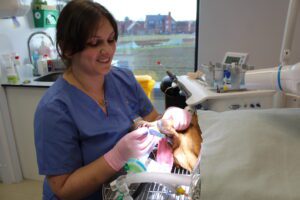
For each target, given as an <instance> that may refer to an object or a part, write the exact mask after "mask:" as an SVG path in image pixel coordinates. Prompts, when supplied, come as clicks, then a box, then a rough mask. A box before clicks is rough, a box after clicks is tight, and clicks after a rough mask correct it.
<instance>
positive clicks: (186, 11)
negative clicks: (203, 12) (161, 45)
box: [95, 0, 197, 21]
mask: <svg viewBox="0 0 300 200" xmlns="http://www.w3.org/2000/svg"><path fill="white" fill-rule="evenodd" d="M95 1H96V2H99V3H100V4H102V5H103V6H105V7H106V8H107V9H108V10H109V11H110V12H111V13H112V14H113V15H114V17H115V18H116V19H117V20H122V21H123V20H124V18H125V17H129V19H131V20H145V16H146V15H157V14H161V15H168V13H169V12H171V15H172V17H173V19H174V20H176V21H183V20H195V19H196V10H197V9H196V7H197V0H95Z"/></svg>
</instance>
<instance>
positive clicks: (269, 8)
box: [198, 0, 300, 67]
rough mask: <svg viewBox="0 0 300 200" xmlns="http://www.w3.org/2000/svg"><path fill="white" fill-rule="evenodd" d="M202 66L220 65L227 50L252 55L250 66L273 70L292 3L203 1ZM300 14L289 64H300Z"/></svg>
mask: <svg viewBox="0 0 300 200" xmlns="http://www.w3.org/2000/svg"><path fill="white" fill-rule="evenodd" d="M200 1H201V2H200V24H199V51H198V57H199V62H198V63H199V64H204V63H208V62H209V61H212V62H213V63H215V62H221V61H222V59H223V57H224V54H225V52H226V51H236V52H246V53H249V59H248V64H249V65H254V66H256V67H273V66H277V65H278V64H279V55H280V49H281V43H282V37H283V32H284V24H285V19H286V15H287V10H288V4H289V0H200ZM299 44H300V13H299V14H298V20H297V28H296V31H295V33H294V42H293V47H292V56H291V60H290V63H291V64H293V63H296V62H300V45H299Z"/></svg>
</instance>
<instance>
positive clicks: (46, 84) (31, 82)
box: [1, 76, 54, 88]
mask: <svg viewBox="0 0 300 200" xmlns="http://www.w3.org/2000/svg"><path fill="white" fill-rule="evenodd" d="M37 78H38V76H37V77H33V78H30V79H29V81H26V82H23V81H20V82H19V83H16V84H12V83H8V82H6V81H2V82H1V85H2V86H3V87H47V88H48V87H50V86H51V85H52V84H53V83H54V82H41V81H35V79H37Z"/></svg>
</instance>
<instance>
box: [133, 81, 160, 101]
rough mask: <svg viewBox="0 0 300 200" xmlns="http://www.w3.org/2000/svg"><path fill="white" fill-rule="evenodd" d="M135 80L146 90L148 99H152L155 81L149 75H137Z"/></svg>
mask: <svg viewBox="0 0 300 200" xmlns="http://www.w3.org/2000/svg"><path fill="white" fill-rule="evenodd" d="M135 78H136V80H137V81H138V82H139V83H140V85H141V86H142V88H143V89H144V91H145V93H146V95H147V96H148V98H149V99H151V92H152V90H153V88H154V85H155V80H153V79H152V77H151V76H149V75H135Z"/></svg>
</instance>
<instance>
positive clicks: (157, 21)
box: [97, 0, 198, 81]
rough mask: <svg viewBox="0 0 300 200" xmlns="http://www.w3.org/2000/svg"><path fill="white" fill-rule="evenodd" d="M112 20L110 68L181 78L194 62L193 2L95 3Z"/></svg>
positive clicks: (158, 77) (103, 0) (159, 77)
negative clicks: (114, 35)
mask: <svg viewBox="0 0 300 200" xmlns="http://www.w3.org/2000/svg"><path fill="white" fill-rule="evenodd" d="M97 2H99V3H101V4H102V5H104V6H105V7H106V8H107V9H108V10H109V11H110V12H112V14H113V15H114V17H115V18H116V20H117V21H118V27H119V40H118V44H117V51H116V54H115V57H114V61H113V65H115V66H118V67H126V68H130V69H131V70H132V71H133V72H134V73H135V74H136V75H142V74H148V75H151V76H152V78H153V79H154V80H156V81H161V80H162V78H163V77H164V76H166V75H167V74H166V70H169V71H171V72H172V73H174V74H177V75H182V74H186V73H187V72H191V71H194V69H195V65H196V64H197V63H195V62H196V59H195V55H196V31H197V23H196V17H197V7H198V6H197V0H185V1H182V0H151V1H149V0H126V1H120V0H97Z"/></svg>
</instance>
